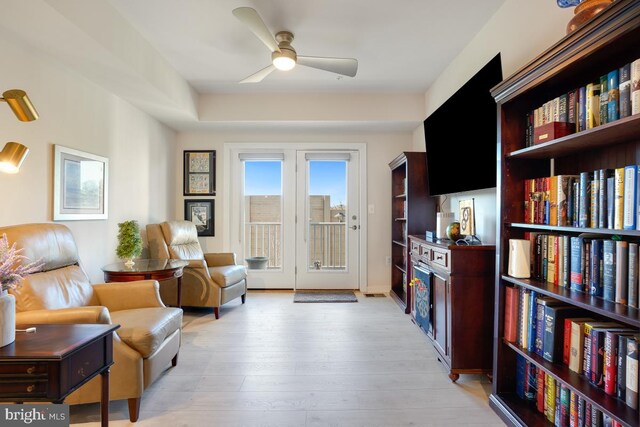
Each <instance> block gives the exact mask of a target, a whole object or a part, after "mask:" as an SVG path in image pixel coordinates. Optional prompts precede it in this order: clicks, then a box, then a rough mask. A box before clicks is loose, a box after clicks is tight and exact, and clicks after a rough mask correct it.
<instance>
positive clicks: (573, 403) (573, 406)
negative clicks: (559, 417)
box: [569, 391, 578, 427]
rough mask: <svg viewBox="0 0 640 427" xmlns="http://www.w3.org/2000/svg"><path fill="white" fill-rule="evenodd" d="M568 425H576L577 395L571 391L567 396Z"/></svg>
mask: <svg viewBox="0 0 640 427" xmlns="http://www.w3.org/2000/svg"><path fill="white" fill-rule="evenodd" d="M569 427H578V395H577V394H576V393H574V392H572V391H571V392H570V396H569Z"/></svg>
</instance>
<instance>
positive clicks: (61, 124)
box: [0, 40, 178, 283]
mask: <svg viewBox="0 0 640 427" xmlns="http://www.w3.org/2000/svg"><path fill="white" fill-rule="evenodd" d="M0 57H2V58H5V59H7V60H8V59H9V58H10V61H6V62H7V63H6V64H5V65H6V66H5V67H3V69H2V73H1V74H0V91H4V90H7V89H11V88H20V89H23V90H25V91H26V92H27V94H28V95H29V97H30V99H31V101H32V102H33V104H34V106H35V107H36V109H37V110H38V113H39V114H40V118H39V119H38V120H36V121H34V122H29V123H23V122H19V121H18V120H17V119H16V118H15V116H14V115H13V113H12V112H11V110H10V109H9V108H8V107H7V106H6V105H4V104H0V124H1V125H0V146H2V145H4V143H5V142H7V141H18V142H21V143H23V144H25V145H27V146H28V147H29V148H30V153H29V156H28V157H27V159H26V161H25V162H24V164H23V166H22V168H21V170H20V173H18V174H16V175H9V174H4V173H0V194H1V195H2V198H1V199H0V206H1V207H0V225H1V226H7V225H13V224H22V223H32V222H49V221H51V220H52V204H53V145H54V144H59V145H63V146H66V147H70V148H74V149H78V150H82V151H86V152H89V153H93V154H97V155H100V156H105V157H108V158H109V161H110V168H109V174H110V175H109V178H110V179H109V219H108V220H97V221H68V222H64V224H66V225H68V226H69V227H70V228H71V230H72V232H73V234H74V236H75V239H76V242H77V244H78V250H79V253H80V258H81V261H82V263H83V266H84V268H85V269H86V271H87V273H88V274H89V276H90V279H91V280H92V281H93V282H94V283H95V282H102V281H103V275H102V271H101V270H100V267H101V266H103V265H105V264H107V263H110V262H114V261H117V257H116V255H115V248H116V245H117V241H116V236H117V232H118V222H122V221H124V220H128V219H135V220H138V221H139V223H140V225H141V226H142V227H143V228H144V225H145V224H146V223H148V222H155V221H160V220H164V219H165V218H167V217H168V216H169V214H170V213H171V212H172V211H173V207H174V200H175V194H176V193H177V191H178V190H177V189H176V188H175V185H174V183H175V180H174V176H175V170H174V168H175V162H174V160H173V157H172V156H173V155H174V153H175V149H174V146H173V143H174V140H175V133H174V132H173V131H171V130H170V129H169V128H167V127H166V126H164V125H161V124H159V123H158V122H157V121H156V120H154V119H152V118H150V117H149V116H148V115H147V114H145V113H143V112H141V111H140V110H138V109H136V108H134V107H132V106H131V105H130V104H128V103H127V102H125V101H123V100H121V99H120V98H118V97H116V96H114V95H111V94H109V93H107V92H105V91H104V90H103V89H102V88H100V87H99V86H97V85H95V84H94V83H91V82H89V81H87V80H86V79H84V78H83V77H81V76H79V75H77V74H75V73H73V72H70V71H69V70H67V69H65V68H63V67H61V66H60V65H58V64H56V63H53V62H51V61H50V60H48V59H45V58H44V57H42V56H39V55H38V54H36V53H34V51H32V50H29V49H25V48H22V47H18V46H17V45H14V44H10V43H8V42H6V41H3V40H0ZM9 63H10V65H9Z"/></svg>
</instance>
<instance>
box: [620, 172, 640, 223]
mask: <svg viewBox="0 0 640 427" xmlns="http://www.w3.org/2000/svg"><path fill="white" fill-rule="evenodd" d="M637 177H638V166H637V165H629V166H625V167H624V199H623V207H622V208H623V212H624V213H623V223H622V226H623V227H624V229H625V230H635V229H636V216H637V204H638V197H637V183H636V180H637Z"/></svg>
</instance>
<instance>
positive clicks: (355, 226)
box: [349, 225, 358, 230]
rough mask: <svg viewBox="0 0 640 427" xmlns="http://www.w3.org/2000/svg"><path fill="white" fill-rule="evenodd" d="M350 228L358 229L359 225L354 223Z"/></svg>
mask: <svg viewBox="0 0 640 427" xmlns="http://www.w3.org/2000/svg"><path fill="white" fill-rule="evenodd" d="M349 228H351V229H352V230H357V229H358V226H357V225H352V226H351V227H349Z"/></svg>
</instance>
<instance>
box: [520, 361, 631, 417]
mask: <svg viewBox="0 0 640 427" xmlns="http://www.w3.org/2000/svg"><path fill="white" fill-rule="evenodd" d="M516 394H517V395H518V397H520V399H523V400H528V401H532V402H535V405H536V409H537V410H538V411H539V412H540V413H542V414H544V415H545V417H546V418H547V420H549V422H550V423H552V424H553V425H555V426H557V427H599V426H601V427H605V426H611V427H617V426H621V425H622V424H621V423H620V422H619V421H618V420H615V419H612V418H611V417H609V416H608V415H607V414H605V413H603V412H602V411H600V410H599V409H598V408H597V407H595V406H593V405H591V402H589V401H586V400H584V399H583V398H581V397H580V396H579V395H578V394H577V393H574V391H573V390H571V389H570V388H569V387H567V386H566V384H564V383H562V382H561V381H557V380H556V379H555V378H553V377H552V376H551V375H549V374H547V373H546V372H545V371H544V370H542V369H540V368H538V367H537V366H536V365H534V364H533V363H531V362H529V361H528V360H526V359H525V358H524V357H522V356H521V355H519V354H518V355H517V356H516Z"/></svg>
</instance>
